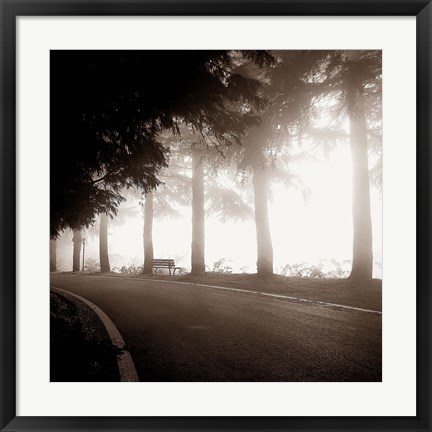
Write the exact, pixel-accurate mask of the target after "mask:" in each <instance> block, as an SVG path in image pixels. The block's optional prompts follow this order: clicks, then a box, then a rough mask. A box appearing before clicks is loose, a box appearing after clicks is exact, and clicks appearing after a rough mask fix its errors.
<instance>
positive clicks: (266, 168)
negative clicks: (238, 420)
mask: <svg viewBox="0 0 432 432" xmlns="http://www.w3.org/2000/svg"><path fill="white" fill-rule="evenodd" d="M382 79H383V77H382V52H381V51H380V50H240V49H232V50H206V51H204V50H51V51H50V239H49V240H48V238H47V239H46V241H47V244H48V241H49V249H50V262H49V271H50V287H49V288H50V297H49V301H50V335H49V338H50V365H49V369H50V381H51V382H382V279H383V266H382V231H383V226H382V225H383V224H382V213H383V212H382V199H383V196H382V195H383V191H382V172H383V171H382V165H383V152H382V132H383V131H382V128H383V125H382ZM45 236H46V237H48V235H47V234H45ZM386 256H387V255H386ZM46 261H47V259H46V260H44V262H46ZM47 272H48V263H47ZM47 295H48V293H47Z"/></svg>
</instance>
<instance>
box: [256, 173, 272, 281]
mask: <svg viewBox="0 0 432 432" xmlns="http://www.w3.org/2000/svg"><path fill="white" fill-rule="evenodd" d="M252 182H253V188H254V202H255V227H256V236H257V273H258V274H273V246H272V240H271V234H270V224H269V218H268V203H267V199H268V197H267V188H268V179H267V174H266V172H265V170H264V169H263V168H260V167H256V168H254V172H253V179H252Z"/></svg>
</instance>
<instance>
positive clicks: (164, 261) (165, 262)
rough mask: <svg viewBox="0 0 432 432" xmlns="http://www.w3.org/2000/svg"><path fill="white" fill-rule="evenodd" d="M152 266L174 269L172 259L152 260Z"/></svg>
mask: <svg viewBox="0 0 432 432" xmlns="http://www.w3.org/2000/svg"><path fill="white" fill-rule="evenodd" d="M153 265H154V266H164V267H175V263H174V260H173V259H154V260H153Z"/></svg>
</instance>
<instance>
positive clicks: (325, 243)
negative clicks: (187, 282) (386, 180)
mask: <svg viewBox="0 0 432 432" xmlns="http://www.w3.org/2000/svg"><path fill="white" fill-rule="evenodd" d="M295 171H296V173H297V174H298V175H299V177H300V178H301V179H302V181H303V183H304V185H305V186H306V187H307V188H308V190H309V191H310V194H308V196H307V198H306V199H305V197H304V196H303V194H302V192H300V191H298V190H295V189H292V188H291V189H287V188H285V187H284V186H283V185H280V184H273V185H272V198H271V201H270V202H269V218H270V228H271V234H272V242H273V250H274V270H275V273H279V272H280V270H281V269H282V268H283V267H284V266H285V265H286V264H291V265H292V264H296V263H302V262H305V263H310V264H314V263H317V262H318V261H319V260H323V259H324V260H330V259H335V260H336V261H339V262H343V261H345V260H351V259H352V238H353V236H352V213H351V206H352V199H351V185H352V179H351V155H350V149H349V144H348V143H347V144H346V145H343V146H342V145H340V146H339V147H338V148H337V149H335V150H334V151H332V152H331V153H329V155H328V157H327V158H326V159H325V158H324V159H323V160H322V161H320V162H318V161H310V160H309V161H299V162H297V163H296V165H295ZM129 205H130V203H129ZM137 207H138V211H137V216H135V217H132V218H130V219H128V220H127V221H126V223H124V224H123V225H122V226H115V223H114V222H115V221H114V222H111V221H110V226H109V256H110V263H111V269H113V270H115V269H116V268H120V267H122V266H129V265H142V264H143V209H142V207H139V206H138V204H137ZM371 215H372V227H373V254H374V274H373V276H374V277H381V276H382V274H381V262H382V249H381V245H382V239H381V237H382V201H381V197H380V194H379V192H378V191H376V190H375V189H374V188H371ZM96 225H97V227H96V228H98V222H97V223H96ZM83 235H85V236H86V241H87V243H86V249H85V258H86V260H87V259H88V258H92V259H94V260H96V261H99V239H98V233H97V229H96V230H95V233H94V234H93V235H92V234H89V233H84V234H83ZM64 236H69V237H70V239H69V240H70V241H65V240H67V239H63V241H62V242H61V245H60V244H59V247H58V251H57V265H58V270H60V271H70V270H72V249H73V246H72V241H71V234H70V232H68V233H65V234H64ZM153 246H154V257H155V258H174V259H175V260H176V265H179V266H182V267H185V268H186V269H188V270H190V249H191V209H190V208H186V207H184V208H182V209H181V215H180V217H178V218H176V219H168V220H167V219H165V220H157V219H156V220H155V221H154V223H153ZM205 258H206V265H207V269H208V270H212V269H213V264H214V263H215V262H216V261H218V260H220V259H221V258H223V259H224V260H225V264H224V265H227V266H230V267H231V268H232V271H233V272H243V271H244V272H248V273H254V272H255V271H256V235H255V224H254V221H253V219H251V220H248V221H244V222H225V223H222V222H219V221H218V220H217V219H216V218H215V217H214V216H211V215H207V218H206V255H205Z"/></svg>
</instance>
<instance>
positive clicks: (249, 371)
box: [51, 274, 381, 381]
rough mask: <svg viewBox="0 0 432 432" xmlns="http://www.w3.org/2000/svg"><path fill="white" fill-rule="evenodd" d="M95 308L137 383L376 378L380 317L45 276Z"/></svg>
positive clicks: (151, 284) (164, 285)
mask: <svg viewBox="0 0 432 432" xmlns="http://www.w3.org/2000/svg"><path fill="white" fill-rule="evenodd" d="M51 285H52V286H55V287H58V288H63V289H66V290H69V291H71V292H74V293H77V294H79V295H81V296H83V297H85V298H87V299H89V300H90V301H92V302H93V303H95V304H96V305H97V306H99V307H100V308H101V309H102V310H103V311H104V312H105V313H106V314H107V315H108V316H109V317H110V318H111V319H112V321H113V322H114V323H115V325H116V326H117V327H118V329H119V330H120V333H121V334H122V336H123V338H124V339H125V341H126V344H127V346H128V348H129V350H130V353H131V355H132V358H133V360H134V362H135V366H136V368H137V371H138V375H139V377H140V380H141V381H381V315H380V314H372V313H367V312H362V311H356V310H348V309H338V308H334V307H328V306H324V305H319V304H311V303H302V302H300V303H299V302H294V301H290V300H283V299H273V298H269V297H263V296H259V295H252V294H248V293H242V292H234V291H223V290H217V289H212V288H204V287H197V286H194V285H187V284H174V283H172V282H169V281H168V282H155V281H151V280H131V279H119V278H109V277H98V276H76V275H61V274H53V275H52V277H51Z"/></svg>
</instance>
